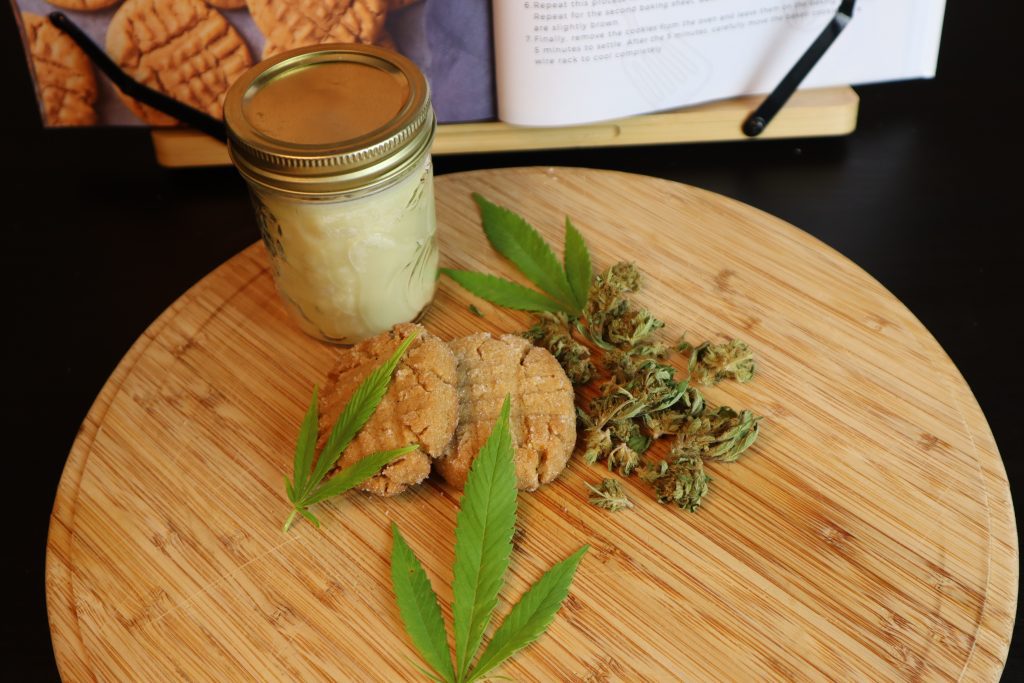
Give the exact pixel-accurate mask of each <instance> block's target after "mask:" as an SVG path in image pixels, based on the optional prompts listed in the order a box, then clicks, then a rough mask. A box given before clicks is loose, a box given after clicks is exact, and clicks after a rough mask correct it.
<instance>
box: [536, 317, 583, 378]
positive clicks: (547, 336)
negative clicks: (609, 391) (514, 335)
mask: <svg viewBox="0 0 1024 683" xmlns="http://www.w3.org/2000/svg"><path fill="white" fill-rule="evenodd" d="M523 336H524V337H526V338H527V339H529V340H530V341H531V342H533V343H534V344H536V345H537V346H541V347H543V348H545V349H547V350H548V351H550V352H551V355H552V356H554V357H555V360H557V361H558V364H559V365H561V366H562V369H563V370H565V374H566V376H567V377H568V378H569V381H570V382H572V383H573V384H586V383H587V382H589V381H590V380H591V379H593V377H594V373H595V372H596V368H594V364H593V363H591V362H590V349H588V348H587V347H586V346H584V345H583V344H580V343H579V342H578V341H576V340H575V339H573V337H572V332H571V330H570V328H569V322H568V319H567V318H566V317H565V315H564V314H562V313H538V314H537V323H536V324H535V325H534V326H533V327H531V328H530V329H528V330H527V331H526V332H524V333H523Z"/></svg>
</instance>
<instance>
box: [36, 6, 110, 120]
mask: <svg viewBox="0 0 1024 683" xmlns="http://www.w3.org/2000/svg"><path fill="white" fill-rule="evenodd" d="M21 21H22V24H23V25H24V27H25V42H26V44H27V45H28V51H29V53H30V54H31V55H32V71H33V72H34V73H35V77H36V88H38V90H39V101H40V102H41V103H42V105H43V118H44V119H45V121H46V125H48V126H91V125H93V124H95V123H96V109H95V104H96V95H97V92H98V91H97V88H96V74H95V72H94V71H93V68H92V64H91V63H90V62H89V58H88V57H86V55H85V53H84V52H82V50H81V48H79V47H78V46H77V45H75V41H73V40H71V38H69V37H68V36H66V35H65V34H64V33H63V32H62V31H60V30H59V29H57V28H56V27H55V26H54V25H53V24H51V23H50V22H49V20H48V19H46V17H41V16H39V15H38V14H32V13H30V12H22V13H21Z"/></svg>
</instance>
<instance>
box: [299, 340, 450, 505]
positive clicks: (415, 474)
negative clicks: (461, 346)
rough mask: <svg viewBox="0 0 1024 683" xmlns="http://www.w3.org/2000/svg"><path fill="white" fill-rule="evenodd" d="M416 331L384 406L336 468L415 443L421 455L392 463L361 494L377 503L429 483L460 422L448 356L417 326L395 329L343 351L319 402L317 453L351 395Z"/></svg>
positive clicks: (444, 348)
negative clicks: (432, 465) (373, 495)
mask: <svg viewBox="0 0 1024 683" xmlns="http://www.w3.org/2000/svg"><path fill="white" fill-rule="evenodd" d="M414 331H417V332H418V333H419V334H418V335H417V337H416V340H415V341H414V342H413V343H412V345H411V346H410V347H409V349H408V350H406V352H405V355H404V356H403V357H402V361H401V362H400V363H399V364H398V367H397V368H396V369H395V374H394V376H393V377H392V380H391V386H390V387H389V388H388V391H387V393H386V394H385V395H384V399H383V400H382V401H381V403H380V405H379V406H378V407H377V410H376V412H374V414H373V416H372V417H371V418H370V419H369V421H368V422H367V423H366V425H364V426H363V428H362V429H361V430H360V431H359V433H358V434H357V435H356V438H355V439H353V440H352V443H350V444H349V446H348V448H347V449H345V452H344V453H343V454H342V456H341V459H340V460H339V461H338V466H339V467H347V466H348V465H351V464H353V463H355V462H358V461H359V460H360V459H362V458H364V457H365V456H367V455H370V454H371V453H375V452H377V451H386V450H391V449H393V448H400V447H402V446H405V445H406V444H410V443H415V444H419V446H420V450H418V451H415V452H413V453H410V454H408V455H406V456H403V457H402V458H400V459H398V460H396V461H394V462H392V463H391V464H390V465H388V466H387V467H385V468H384V469H383V470H382V471H381V473H380V474H378V475H377V476H376V477H374V478H372V479H370V480H369V481H367V482H366V483H365V484H363V486H362V487H361V488H363V489H364V490H366V491H370V492H371V493H376V494H378V495H382V496H391V495H395V494H397V493H401V492H402V491H404V490H405V489H406V488H408V487H409V486H412V485H414V484H418V483H420V482H421V481H423V480H424V479H426V478H427V475H429V474H430V463H431V460H432V459H433V458H437V457H439V456H440V455H441V454H442V453H443V452H444V449H445V447H446V446H447V445H448V443H449V442H450V441H451V438H452V434H453V433H454V432H455V422H456V420H457V419H458V396H457V394H456V391H455V381H456V380H455V357H454V356H453V355H452V352H451V350H450V349H449V348H448V346H447V345H446V344H445V343H444V342H443V341H441V340H440V339H438V338H437V337H435V336H433V335H431V334H429V333H428V332H427V331H426V330H425V329H424V328H423V327H422V326H420V325H415V324H402V325H396V326H395V327H394V329H392V330H391V331H390V332H385V333H384V334H381V335H378V336H376V337H371V338H370V339H366V340H364V341H362V342H360V343H359V344H356V345H355V346H353V347H351V348H349V349H345V350H344V351H342V352H341V354H340V355H339V357H338V360H337V362H336V363H335V366H334V368H333V369H332V370H331V371H330V373H329V375H328V377H327V383H326V385H325V386H324V391H323V393H322V394H321V396H320V437H319V445H318V447H320V448H322V447H323V445H324V443H326V442H327V437H328V435H329V434H330V430H331V427H332V426H333V425H334V422H335V421H336V420H337V419H338V415H339V414H341V410H342V408H344V407H345V404H346V403H348V400H349V398H351V396H352V392H354V391H355V390H356V387H358V386H359V384H360V383H361V382H362V381H363V380H364V379H366V377H367V375H369V374H370V373H371V372H372V371H373V370H374V368H376V367H378V366H380V365H382V364H383V363H384V362H386V361H387V359H388V358H390V357H391V355H392V354H393V353H394V352H395V349H397V348H398V345H399V344H401V343H402V341H403V340H404V339H405V338H406V337H408V336H409V335H410V334H412V333H413V332H414Z"/></svg>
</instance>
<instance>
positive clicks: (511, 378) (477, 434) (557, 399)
mask: <svg viewBox="0 0 1024 683" xmlns="http://www.w3.org/2000/svg"><path fill="white" fill-rule="evenodd" d="M448 345H449V347H450V348H451V350H452V351H453V352H454V354H455V359H456V361H457V363H458V368H457V372H458V378H459V379H458V382H459V383H458V388H459V424H458V427H457V429H456V430H455V438H454V439H453V440H452V443H451V444H450V445H449V447H448V449H447V451H446V452H445V454H444V456H443V457H441V458H440V459H439V460H437V461H436V462H435V463H434V466H435V467H436V468H437V470H438V472H440V473H441V476H443V477H444V478H445V479H446V480H447V481H448V483H450V484H452V485H453V486H456V487H458V488H462V487H463V486H464V485H465V483H466V477H467V476H468V474H469V467H470V465H471V464H472V462H473V459H474V458H475V457H476V454H477V452H478V451H479V450H480V447H481V446H483V445H484V443H485V442H486V441H487V437H488V436H489V435H490V433H491V430H492V429H493V427H494V423H495V421H497V419H498V415H499V414H500V412H501V406H502V403H503V402H504V400H505V395H506V394H508V395H509V396H510V397H511V416H510V422H509V427H510V431H511V433H512V445H513V446H514V447H515V465H516V477H517V479H518V483H519V488H520V489H523V490H527V491H532V490H534V489H536V488H537V487H538V486H540V485H541V484H546V483H548V482H550V481H552V480H553V479H555V477H557V476H558V475H559V474H560V473H561V472H562V470H563V469H564V468H565V465H566V463H567V462H568V460H569V456H570V455H572V450H573V447H574V446H575V443H576V411H575V407H574V404H573V390H572V384H570V383H569V379H568V378H567V377H566V376H565V372H564V371H563V370H562V368H561V366H560V365H559V364H558V361H557V360H555V358H554V356H552V355H551V354H550V353H549V352H548V351H547V350H546V349H542V348H539V347H536V346H533V345H532V344H531V343H530V342H528V341H527V340H525V339H523V338H522V337H518V336H514V335H504V336H502V337H498V338H495V337H492V336H491V335H490V334H488V333H486V332H482V333H479V334H474V335H470V336H468V337H463V338H461V339H456V340H454V341H451V342H449V344H448Z"/></svg>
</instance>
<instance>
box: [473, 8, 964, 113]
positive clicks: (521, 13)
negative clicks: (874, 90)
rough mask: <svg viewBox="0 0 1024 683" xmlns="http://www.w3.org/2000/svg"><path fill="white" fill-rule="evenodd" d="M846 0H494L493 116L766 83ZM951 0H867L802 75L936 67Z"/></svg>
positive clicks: (819, 82)
mask: <svg viewBox="0 0 1024 683" xmlns="http://www.w3.org/2000/svg"><path fill="white" fill-rule="evenodd" d="M838 7H839V0H495V2H494V5H493V12H494V42H495V62H496V82H497V91H498V118H499V119H501V120H503V121H506V122H508V123H515V124H521V125H535V126H557V125H570V124H577V123H588V122H592V121H601V120H607V119H614V118H620V117H623V116H630V115H633V114H640V113H647V112H654V111H661V110H665V109H673V108H677V107H682V106H687V105H691V104H696V103H700V102H707V101H711V100H717V99H722V98H727V97H735V96H738V95H747V94H754V93H766V92H769V91H771V90H772V89H773V88H774V87H775V86H776V85H777V84H778V82H779V81H780V80H781V79H782V77H783V76H784V75H785V74H786V72H787V71H789V69H790V68H791V67H792V66H793V64H795V63H796V61H797V59H799V58H800V56H801V55H802V54H803V53H804V51H805V50H806V49H807V48H808V47H809V46H810V44H811V43H812V42H813V41H814V39H815V38H816V37H817V36H818V34H819V33H820V32H821V30H822V29H823V28H824V27H825V26H826V25H827V24H828V22H829V21H830V20H831V18H832V16H833V15H834V13H835V11H836V9H837V8H838ZM944 9H945V1H944V0H902V1H901V2H892V0H860V1H859V2H857V4H856V9H855V12H854V17H853V20H852V21H851V22H850V23H849V25H848V26H847V27H846V29H845V30H844V31H843V32H842V34H840V36H839V38H838V39H837V40H836V42H835V43H833V44H832V47H831V48H830V49H829V51H828V52H827V53H826V54H825V56H824V57H822V59H821V61H820V62H819V63H818V64H817V65H816V66H815V68H814V69H813V70H812V71H811V73H810V74H808V77H807V78H806V79H805V80H804V82H803V84H802V86H801V87H805V88H811V87H823V86H831V85H843V84H853V85H856V84H862V83H870V82H877V81H889V80H902V79H910V78H929V77H932V76H934V75H935V63H936V60H937V58H938V49H939V36H940V33H941V29H942V17H943V11H944Z"/></svg>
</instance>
